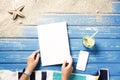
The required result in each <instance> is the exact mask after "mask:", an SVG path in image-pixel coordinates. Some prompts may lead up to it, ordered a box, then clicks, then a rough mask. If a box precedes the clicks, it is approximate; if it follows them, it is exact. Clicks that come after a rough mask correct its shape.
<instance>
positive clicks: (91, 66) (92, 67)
mask: <svg viewBox="0 0 120 80" xmlns="http://www.w3.org/2000/svg"><path fill="white" fill-rule="evenodd" d="M119 66H120V64H119V63H116V64H115V63H111V64H109V63H88V64H87V67H86V70H85V72H83V71H80V70H76V64H74V71H73V73H78V74H91V75H95V74H96V73H97V71H98V70H99V69H100V68H109V71H110V75H114V76H115V75H117V76H120V74H119V73H120V67H119ZM24 67H26V64H24V63H23V64H22V63H21V64H20V63H14V64H9V63H8V64H0V70H1V69H5V70H11V71H22V70H23V68H24ZM116 67H117V68H116ZM36 69H39V70H55V71H61V65H57V66H47V67H41V65H40V64H39V65H37V68H36Z"/></svg>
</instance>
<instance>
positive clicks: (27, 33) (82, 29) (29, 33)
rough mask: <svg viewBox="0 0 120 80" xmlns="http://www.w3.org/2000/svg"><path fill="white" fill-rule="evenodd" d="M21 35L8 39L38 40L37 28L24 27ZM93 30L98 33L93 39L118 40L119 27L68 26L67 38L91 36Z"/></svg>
mask: <svg viewBox="0 0 120 80" xmlns="http://www.w3.org/2000/svg"><path fill="white" fill-rule="evenodd" d="M22 30H23V34H22V35H15V36H14V37H13V36H12V37H10V36H9V38H12V39H13V38H15V39H16V38H18V39H22V38H23V39H24V38H25V39H29V38H30V39H31V38H34V39H36V38H38V35H37V27H36V26H25V27H24V28H23V29H22ZM95 30H98V31H99V32H98V33H97V35H96V36H95V38H120V33H119V32H120V27H115V26H112V27H106V26H94V27H93V26H68V35H69V38H82V37H83V36H86V35H92V34H93V33H94V32H95ZM0 38H6V36H0Z"/></svg>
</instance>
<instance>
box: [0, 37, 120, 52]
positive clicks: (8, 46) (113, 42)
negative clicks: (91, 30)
mask: <svg viewBox="0 0 120 80" xmlns="http://www.w3.org/2000/svg"><path fill="white" fill-rule="evenodd" d="M69 41H70V48H71V50H89V49H87V48H85V47H84V46H83V44H82V39H70V40H69ZM101 43H102V44H101ZM38 49H39V43H38V39H11V40H7V39H1V40H0V50H23V51H24V50H38ZM90 50H95V51H100V50H120V39H96V44H95V47H94V48H93V49H90Z"/></svg>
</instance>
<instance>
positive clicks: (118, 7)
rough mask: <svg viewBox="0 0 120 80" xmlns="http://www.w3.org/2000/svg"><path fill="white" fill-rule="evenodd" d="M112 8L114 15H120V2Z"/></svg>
mask: <svg viewBox="0 0 120 80" xmlns="http://www.w3.org/2000/svg"><path fill="white" fill-rule="evenodd" d="M112 7H113V13H114V14H118V13H120V2H113V3H112Z"/></svg>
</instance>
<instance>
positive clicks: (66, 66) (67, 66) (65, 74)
mask: <svg viewBox="0 0 120 80" xmlns="http://www.w3.org/2000/svg"><path fill="white" fill-rule="evenodd" d="M72 70H73V66H72V57H71V58H70V62H69V63H67V62H66V61H65V62H64V63H63V65H62V80H68V78H69V75H70V74H71V72H72Z"/></svg>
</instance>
